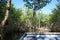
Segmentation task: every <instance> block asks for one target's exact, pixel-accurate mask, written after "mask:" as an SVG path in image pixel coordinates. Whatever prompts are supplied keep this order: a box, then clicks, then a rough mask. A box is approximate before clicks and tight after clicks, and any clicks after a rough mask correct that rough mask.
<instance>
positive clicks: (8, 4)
mask: <svg viewBox="0 0 60 40" xmlns="http://www.w3.org/2000/svg"><path fill="white" fill-rule="evenodd" d="M10 4H11V0H7V8H6V13H5V17H4V19H3V21H2V22H1V26H2V27H4V26H5V23H6V20H7V19H8V16H9V9H10Z"/></svg>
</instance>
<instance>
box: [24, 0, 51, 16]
mask: <svg viewBox="0 0 60 40" xmlns="http://www.w3.org/2000/svg"><path fill="white" fill-rule="evenodd" d="M23 1H24V2H26V3H25V5H26V7H28V8H30V9H31V8H33V17H34V16H35V15H36V10H39V9H41V8H43V7H44V6H46V5H47V3H49V2H50V1H51V0H23Z"/></svg>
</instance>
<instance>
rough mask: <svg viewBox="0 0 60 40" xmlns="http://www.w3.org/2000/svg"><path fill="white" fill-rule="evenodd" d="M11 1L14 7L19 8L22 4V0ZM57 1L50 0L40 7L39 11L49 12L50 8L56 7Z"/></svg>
mask: <svg viewBox="0 0 60 40" xmlns="http://www.w3.org/2000/svg"><path fill="white" fill-rule="evenodd" d="M12 3H13V4H14V7H16V8H20V7H22V6H23V4H24V2H23V0H12ZM57 3H58V2H57V1H56V0H52V1H51V2H50V3H49V4H47V5H46V6H45V7H44V8H42V9H41V11H42V12H43V13H46V14H47V13H51V11H52V9H54V8H56V4H57Z"/></svg>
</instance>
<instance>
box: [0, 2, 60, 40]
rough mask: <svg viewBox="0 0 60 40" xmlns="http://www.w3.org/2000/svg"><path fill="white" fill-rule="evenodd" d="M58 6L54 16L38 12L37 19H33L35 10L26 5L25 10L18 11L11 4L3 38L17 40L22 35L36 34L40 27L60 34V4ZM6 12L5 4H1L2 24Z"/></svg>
mask: <svg viewBox="0 0 60 40" xmlns="http://www.w3.org/2000/svg"><path fill="white" fill-rule="evenodd" d="M56 6H57V7H56V8H55V9H53V10H52V14H45V13H43V12H36V15H35V17H33V12H34V10H33V9H29V8H27V7H25V5H24V6H23V8H24V9H25V10H24V9H23V8H19V9H16V8H15V7H14V4H11V8H10V12H9V17H8V20H7V21H6V23H5V27H4V28H2V29H3V30H2V33H3V38H5V39H6V38H7V37H8V39H10V40H17V39H18V38H20V36H21V35H22V33H25V32H34V31H36V28H40V27H48V28H49V29H50V30H51V31H53V32H60V25H59V23H60V3H58V4H57V5H56ZM5 10H6V5H5V3H4V4H2V3H0V23H1V21H2V20H3V19H4V15H5ZM0 25H1V24H0ZM34 27H35V28H34ZM0 29H1V26H0ZM43 30H44V29H43ZM13 37H14V38H13ZM8 39H6V40H8Z"/></svg>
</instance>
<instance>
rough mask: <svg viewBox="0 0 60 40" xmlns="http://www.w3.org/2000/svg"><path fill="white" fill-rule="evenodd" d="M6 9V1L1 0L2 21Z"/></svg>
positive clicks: (0, 18)
mask: <svg viewBox="0 0 60 40" xmlns="http://www.w3.org/2000/svg"><path fill="white" fill-rule="evenodd" d="M5 10H6V1H5V0H1V1H0V23H1V21H2V20H3V19H4V14H5Z"/></svg>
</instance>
